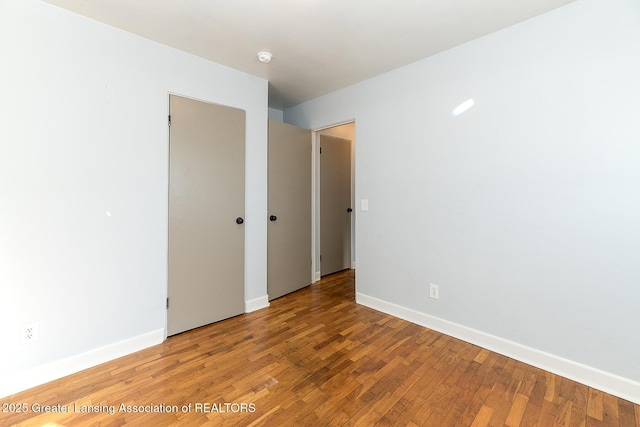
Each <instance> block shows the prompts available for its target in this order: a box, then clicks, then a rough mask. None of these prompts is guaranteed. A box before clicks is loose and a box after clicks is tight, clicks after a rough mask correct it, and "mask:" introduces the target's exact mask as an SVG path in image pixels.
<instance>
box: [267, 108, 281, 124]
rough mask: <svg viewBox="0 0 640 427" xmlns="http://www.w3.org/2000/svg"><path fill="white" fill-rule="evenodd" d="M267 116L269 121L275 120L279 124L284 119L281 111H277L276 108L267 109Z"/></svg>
mask: <svg viewBox="0 0 640 427" xmlns="http://www.w3.org/2000/svg"><path fill="white" fill-rule="evenodd" d="M268 115H269V119H270V120H277V121H279V122H281V121H282V120H283V118H284V112H283V111H282V110H278V109H277V108H271V107H269V109H268Z"/></svg>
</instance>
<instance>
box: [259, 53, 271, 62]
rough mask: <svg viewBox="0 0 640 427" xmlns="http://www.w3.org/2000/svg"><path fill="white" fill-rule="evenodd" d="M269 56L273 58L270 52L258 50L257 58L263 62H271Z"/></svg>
mask: <svg viewBox="0 0 640 427" xmlns="http://www.w3.org/2000/svg"><path fill="white" fill-rule="evenodd" d="M271 58H273V55H271V52H258V60H259V61H260V62H262V63H263V64H268V63H269V62H271Z"/></svg>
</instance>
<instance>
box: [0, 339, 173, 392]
mask: <svg viewBox="0 0 640 427" xmlns="http://www.w3.org/2000/svg"><path fill="white" fill-rule="evenodd" d="M164 339H165V333H164V329H156V330H155V331H151V332H147V333H146V334H142V335H138V336H136V337H132V338H129V339H126V340H123V341H119V342H116V343H114V344H109V345H106V346H104V347H100V348H96V349H94V350H90V351H87V352H85V353H81V354H78V355H76V356H71V357H68V358H66V359H62V360H58V361H56V362H51V363H47V364H46V365H42V366H38V367H35V368H32V369H28V370H24V371H17V372H15V373H12V374H10V375H9V377H8V378H3V379H2V382H1V383H0V396H9V395H12V394H14V393H18V392H20V391H24V390H28V389H30V388H32V387H36V386H39V385H42V384H45V383H48V382H49V381H53V380H57V379H59V378H62V377H66V376H67V375H71V374H75V373H76V372H80V371H82V370H84V369H88V368H91V367H94V366H97V365H100V364H101V363H105V362H108V361H110V360H113V359H117V358H118V357H122V356H126V355H128V354H131V353H135V352H136V351H140V350H143V349H145V348H148V347H151V346H154V345H156V344H160V343H162V342H163V341H164Z"/></svg>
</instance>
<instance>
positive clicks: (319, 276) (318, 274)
mask: <svg viewBox="0 0 640 427" xmlns="http://www.w3.org/2000/svg"><path fill="white" fill-rule="evenodd" d="M320 279H322V273H321V272H319V271H316V273H315V275H314V277H313V283H315V282H317V281H318V280H320Z"/></svg>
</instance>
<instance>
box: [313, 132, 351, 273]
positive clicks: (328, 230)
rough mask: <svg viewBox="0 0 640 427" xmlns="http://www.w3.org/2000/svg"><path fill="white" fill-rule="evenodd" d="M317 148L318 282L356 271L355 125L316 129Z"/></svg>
mask: <svg viewBox="0 0 640 427" xmlns="http://www.w3.org/2000/svg"><path fill="white" fill-rule="evenodd" d="M313 145H314V147H313V154H314V159H313V169H314V170H313V177H314V183H313V188H314V198H313V204H314V206H313V220H314V221H313V229H314V233H313V237H314V239H313V240H314V241H313V243H312V244H313V249H314V256H313V263H314V265H313V271H314V281H315V280H319V279H320V277H321V276H323V275H326V274H331V273H333V272H336V271H340V270H344V269H348V268H355V259H356V248H355V221H356V218H355V215H356V212H355V209H354V205H355V173H354V172H355V122H348V123H344V124H341V125H336V126H332V127H329V128H324V129H319V130H316V131H315V132H314V138H313ZM321 148H322V152H321ZM323 242H324V244H323Z"/></svg>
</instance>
